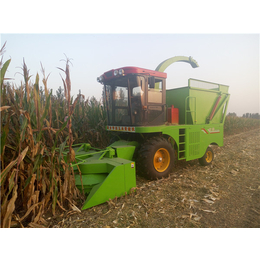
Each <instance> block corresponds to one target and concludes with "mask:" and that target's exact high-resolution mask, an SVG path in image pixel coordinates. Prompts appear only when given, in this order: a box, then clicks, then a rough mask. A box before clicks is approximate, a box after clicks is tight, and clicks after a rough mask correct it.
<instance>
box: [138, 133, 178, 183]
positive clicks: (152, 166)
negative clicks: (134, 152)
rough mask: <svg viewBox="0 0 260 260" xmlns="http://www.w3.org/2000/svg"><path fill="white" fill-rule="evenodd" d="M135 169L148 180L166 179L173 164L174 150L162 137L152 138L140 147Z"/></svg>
mask: <svg viewBox="0 0 260 260" xmlns="http://www.w3.org/2000/svg"><path fill="white" fill-rule="evenodd" d="M138 155H139V156H138V159H137V169H138V170H140V171H141V173H142V175H143V176H144V177H145V178H147V179H150V180H156V179H161V178H165V177H168V176H169V174H170V172H171V169H172V167H173V163H174V157H175V156H174V149H173V147H172V145H171V144H170V143H169V142H168V141H167V140H166V139H164V138H162V137H153V138H151V139H149V140H148V141H146V142H145V143H144V144H142V145H141V147H140V149H139V152H138Z"/></svg>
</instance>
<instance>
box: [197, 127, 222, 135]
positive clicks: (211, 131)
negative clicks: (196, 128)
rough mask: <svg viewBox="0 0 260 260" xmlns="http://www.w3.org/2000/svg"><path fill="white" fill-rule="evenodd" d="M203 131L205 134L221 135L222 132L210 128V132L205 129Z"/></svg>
mask: <svg viewBox="0 0 260 260" xmlns="http://www.w3.org/2000/svg"><path fill="white" fill-rule="evenodd" d="M201 131H202V132H203V133H205V134H207V135H208V134H219V133H220V130H215V128H209V129H208V131H207V130H206V129H205V128H201Z"/></svg>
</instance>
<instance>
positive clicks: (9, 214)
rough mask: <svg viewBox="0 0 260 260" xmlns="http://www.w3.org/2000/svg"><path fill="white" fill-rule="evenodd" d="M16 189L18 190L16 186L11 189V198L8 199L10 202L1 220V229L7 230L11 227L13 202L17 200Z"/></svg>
mask: <svg viewBox="0 0 260 260" xmlns="http://www.w3.org/2000/svg"><path fill="white" fill-rule="evenodd" d="M17 188H18V185H17V184H16V185H15V187H14V189H13V194H12V198H11V199H10V201H9V203H8V205H7V210H6V213H5V216H4V219H3V223H2V225H1V227H3V228H9V227H10V226H11V220H12V214H13V212H14V209H15V201H16V199H17Z"/></svg>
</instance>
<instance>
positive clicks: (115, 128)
mask: <svg viewBox="0 0 260 260" xmlns="http://www.w3.org/2000/svg"><path fill="white" fill-rule="evenodd" d="M107 130H109V131H124V132H135V127H131V126H110V125H108V126H107Z"/></svg>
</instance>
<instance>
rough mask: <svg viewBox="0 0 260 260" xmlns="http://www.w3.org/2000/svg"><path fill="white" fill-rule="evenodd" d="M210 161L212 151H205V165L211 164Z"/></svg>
mask: <svg viewBox="0 0 260 260" xmlns="http://www.w3.org/2000/svg"><path fill="white" fill-rule="evenodd" d="M212 159H213V153H212V151H209V150H208V151H207V152H206V158H205V160H206V162H207V163H211V162H212Z"/></svg>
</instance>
